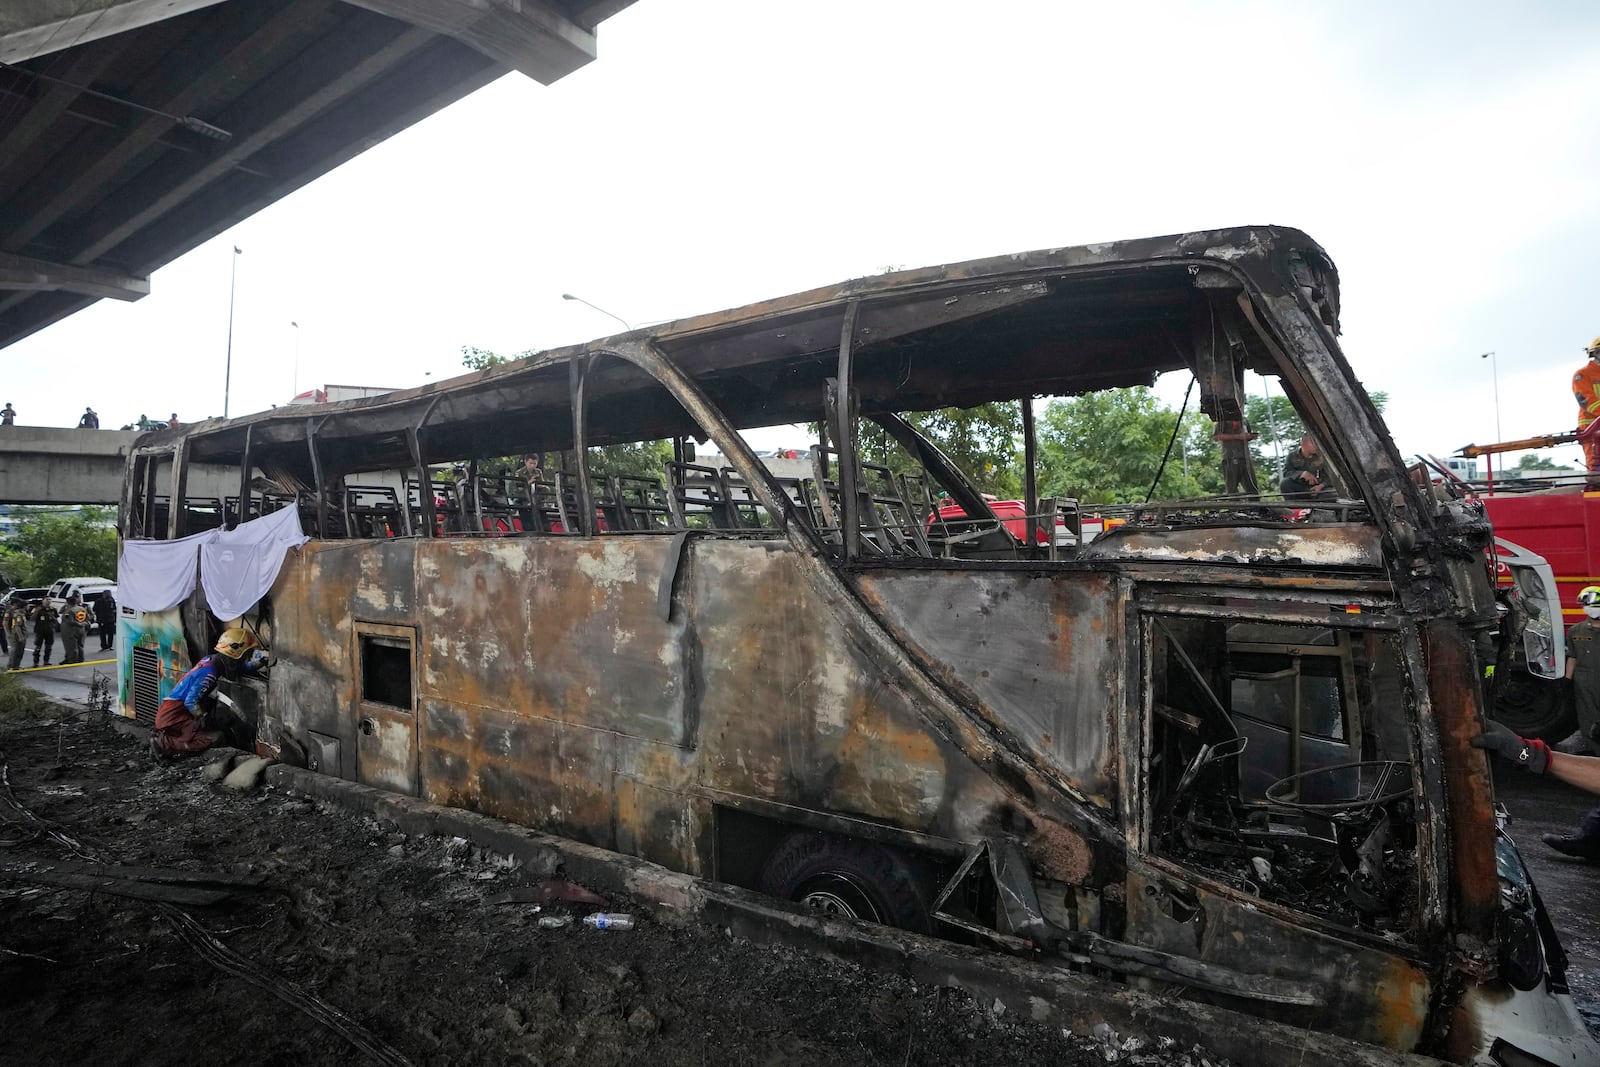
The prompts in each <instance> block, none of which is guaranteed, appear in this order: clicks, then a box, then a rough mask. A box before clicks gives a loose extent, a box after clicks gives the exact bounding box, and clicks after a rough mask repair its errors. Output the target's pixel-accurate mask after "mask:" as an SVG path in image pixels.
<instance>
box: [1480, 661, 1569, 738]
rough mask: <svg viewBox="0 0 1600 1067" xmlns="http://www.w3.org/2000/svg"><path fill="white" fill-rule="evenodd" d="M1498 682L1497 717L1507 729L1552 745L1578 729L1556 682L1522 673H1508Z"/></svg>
mask: <svg viewBox="0 0 1600 1067" xmlns="http://www.w3.org/2000/svg"><path fill="white" fill-rule="evenodd" d="M1495 681H1496V685H1495V687H1494V717H1495V720H1496V721H1497V722H1499V723H1501V724H1502V725H1504V726H1505V727H1507V728H1508V729H1510V730H1513V731H1515V732H1516V733H1518V734H1521V735H1522V736H1523V737H1537V738H1539V739H1540V740H1542V741H1544V742H1545V743H1546V744H1551V745H1553V744H1555V743H1556V742H1558V741H1562V740H1565V739H1566V738H1567V737H1568V736H1569V735H1571V733H1572V731H1574V730H1576V729H1577V728H1578V716H1577V713H1576V712H1575V711H1574V709H1573V707H1572V704H1571V702H1570V701H1568V700H1567V695H1566V690H1565V689H1564V688H1563V687H1562V686H1561V685H1559V684H1557V683H1556V682H1553V681H1549V680H1547V679H1544V678H1539V677H1536V676H1534V675H1532V674H1529V673H1528V672H1527V671H1521V670H1507V671H1505V672H1504V673H1502V674H1501V675H1500V676H1499V677H1498V678H1496V679H1495Z"/></svg>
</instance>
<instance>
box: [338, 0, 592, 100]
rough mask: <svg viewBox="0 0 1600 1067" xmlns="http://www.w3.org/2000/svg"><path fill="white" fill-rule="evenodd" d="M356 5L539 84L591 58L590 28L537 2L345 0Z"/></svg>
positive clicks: (529, 0) (516, 0) (559, 75)
mask: <svg viewBox="0 0 1600 1067" xmlns="http://www.w3.org/2000/svg"><path fill="white" fill-rule="evenodd" d="M349 2H350V3H353V4H355V5H356V6H357V7H364V8H366V9H367V10H368V11H375V12H377V13H378V14H380V15H388V16H389V17H390V18H394V19H399V20H400V21H402V22H409V23H411V24H412V25H413V26H420V27H421V28H423V29H425V30H432V31H433V32H434V33H441V34H445V35H446V36H449V37H454V38H455V39H456V40H458V41H460V42H461V43H462V44H464V45H467V46H468V47H470V48H473V49H475V50H477V51H479V52H482V53H483V54H484V55H486V56H488V57H489V58H490V59H492V60H494V61H495V62H497V63H502V64H504V65H505V66H508V67H510V68H511V69H512V70H516V71H520V72H521V73H523V74H526V75H527V76H528V77H530V78H532V79H533V80H534V81H536V82H539V83H540V84H542V85H549V84H550V83H551V82H553V81H555V80H556V79H558V78H561V77H563V76H564V75H567V74H571V73H572V72H573V71H575V70H577V69H578V68H579V67H581V66H583V65H584V64H585V63H588V62H590V61H591V60H593V59H594V57H595V39H594V33H593V31H592V30H588V29H585V28H584V27H582V26H580V25H578V24H577V23H576V22H574V21H572V19H570V18H568V17H567V15H566V14H565V13H564V12H562V11H560V10H557V9H556V8H555V7H554V6H553V5H551V4H547V3H542V2H540V0H489V2H488V3H485V2H483V0H349Z"/></svg>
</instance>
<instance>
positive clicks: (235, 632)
mask: <svg viewBox="0 0 1600 1067" xmlns="http://www.w3.org/2000/svg"><path fill="white" fill-rule="evenodd" d="M1595 592H1596V593H1597V594H1600V589H1596V590H1595ZM255 643H256V639H255V638H254V637H253V636H251V634H250V631H249V630H246V629H245V628H244V627H243V626H230V627H229V628H228V629H226V630H224V631H222V636H221V637H219V638H217V649H216V650H217V651H218V652H221V653H222V654H223V655H224V656H227V657H228V658H229V659H240V658H242V657H243V656H244V654H245V653H246V652H248V651H250V648H251V646H253V645H254V644H255Z"/></svg>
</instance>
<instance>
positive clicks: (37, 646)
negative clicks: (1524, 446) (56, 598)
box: [28, 600, 56, 667]
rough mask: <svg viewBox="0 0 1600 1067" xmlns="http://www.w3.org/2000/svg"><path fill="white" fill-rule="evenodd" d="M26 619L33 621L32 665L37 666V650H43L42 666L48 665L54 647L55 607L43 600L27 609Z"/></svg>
mask: <svg viewBox="0 0 1600 1067" xmlns="http://www.w3.org/2000/svg"><path fill="white" fill-rule="evenodd" d="M28 620H29V621H30V622H32V623H33V665H34V666H35V667H37V666H39V652H40V651H41V650H43V652H44V666H46V667H48V666H50V653H51V652H52V651H54V650H55V647H56V609H55V608H53V607H51V606H50V605H49V604H47V603H46V602H44V601H43V600H41V601H39V602H38V603H36V604H34V605H33V607H31V608H29V609H28Z"/></svg>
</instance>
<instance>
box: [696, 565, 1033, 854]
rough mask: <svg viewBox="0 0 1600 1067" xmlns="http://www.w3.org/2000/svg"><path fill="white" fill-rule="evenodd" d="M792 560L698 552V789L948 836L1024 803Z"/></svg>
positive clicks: (970, 832) (969, 832)
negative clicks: (734, 591)
mask: <svg viewBox="0 0 1600 1067" xmlns="http://www.w3.org/2000/svg"><path fill="white" fill-rule="evenodd" d="M797 562H798V560H797V558H796V555H795V554H794V553H793V552H792V550H789V549H788V548H787V546H781V545H775V544H771V543H767V544H763V543H760V542H734V541H726V542H714V543H705V544H702V545H700V546H697V552H696V559H695V567H694V600H695V603H696V605H697V610H696V637H697V640H698V644H699V646H700V649H701V663H702V670H703V673H704V680H703V694H704V695H703V697H702V704H701V717H702V727H701V734H702V738H703V744H704V746H705V750H706V751H705V757H704V759H703V760H702V762H701V767H702V770H701V778H700V784H701V785H702V786H704V787H706V788H708V789H713V790H723V791H727V792H731V793H736V794H743V795H748V796H754V797H760V798H763V799H767V800H774V801H779V802H782V803H787V804H794V805H803V806H805V807H815V808H821V809H824V810H830V811H836V812H841V813H847V814H853V815H860V816H865V817H869V818H872V819H874V820H877V821H882V822H886V823H889V824H891V825H894V826H898V827H902V828H904V829H910V830H917V831H922V832H927V833H934V834H940V835H944V836H950V837H960V838H968V837H971V836H974V835H976V834H977V833H978V832H979V830H980V828H981V825H982V824H983V823H985V822H986V821H989V820H998V819H999V818H1000V817H1001V815H1000V813H1001V811H1002V810H1003V809H1005V808H1006V807H1007V805H1013V804H1016V798H1015V797H1014V796H1007V794H1006V792H1005V791H1004V790H1002V789H1000V788H999V787H997V784H996V783H995V782H994V781H993V779H992V778H990V777H988V776H987V775H985V774H982V773H980V772H979V771H978V769H977V768H976V767H975V766H974V764H973V763H972V761H971V760H970V759H968V758H967V757H966V756H965V755H964V754H963V753H962V752H961V751H960V750H959V749H958V748H957V747H956V746H955V745H954V744H952V743H951V741H950V740H949V739H948V738H947V737H945V736H942V735H941V733H940V732H939V731H937V730H935V729H932V728H931V727H930V723H929V721H928V720H927V719H926V718H924V717H923V716H922V715H920V714H919V713H918V710H917V707H916V704H915V703H914V697H913V696H912V694H911V692H910V691H909V688H910V687H909V686H907V685H906V684H904V682H903V681H902V680H901V679H899V678H897V677H895V675H894V673H893V672H892V671H890V670H887V669H886V668H885V667H884V666H882V665H879V664H876V663H874V662H873V661H872V660H871V659H870V658H869V657H868V655H867V654H866V653H865V651H864V649H863V645H862V639H861V637H860V635H859V634H857V633H852V632H851V630H852V628H851V627H850V626H848V625H845V624H842V623H841V621H840V620H839V618H838V617H837V616H835V615H834V614H833V613H832V612H831V611H829V610H828V608H827V605H826V602H825V601H824V600H823V598H822V597H820V596H819V595H818V593H817V590H816V589H815V588H814V587H813V586H812V585H811V584H810V582H808V581H807V580H806V577H805V574H804V572H803V570H801V569H800V568H798V567H797V565H796V564H797ZM729 588H739V589H741V590H743V595H742V596H740V597H738V598H733V599H730V598H728V597H727V596H726V595H724V594H723V593H722V591H724V590H726V589H729ZM756 605H759V615H760V620H761V621H760V624H759V625H755V624H754V622H755V619H754V617H753V616H752V614H751V610H752V607H754V606H756Z"/></svg>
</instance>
